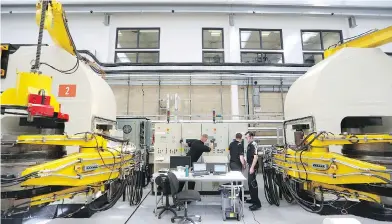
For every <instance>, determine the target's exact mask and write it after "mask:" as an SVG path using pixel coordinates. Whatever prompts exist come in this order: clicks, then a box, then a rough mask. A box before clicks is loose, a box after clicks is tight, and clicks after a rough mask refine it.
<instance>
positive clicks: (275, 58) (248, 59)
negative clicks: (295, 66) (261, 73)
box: [241, 52, 283, 64]
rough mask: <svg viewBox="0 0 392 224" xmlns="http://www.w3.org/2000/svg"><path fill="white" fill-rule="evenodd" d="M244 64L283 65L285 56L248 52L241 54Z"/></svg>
mask: <svg viewBox="0 0 392 224" xmlns="http://www.w3.org/2000/svg"><path fill="white" fill-rule="evenodd" d="M241 62H242V63H274V64H281V63H283V54H280V53H258V52H246V53H241Z"/></svg>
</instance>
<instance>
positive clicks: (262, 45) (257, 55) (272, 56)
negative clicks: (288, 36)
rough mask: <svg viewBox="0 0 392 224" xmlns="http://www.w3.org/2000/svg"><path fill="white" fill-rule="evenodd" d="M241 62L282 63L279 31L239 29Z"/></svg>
mask: <svg viewBox="0 0 392 224" xmlns="http://www.w3.org/2000/svg"><path fill="white" fill-rule="evenodd" d="M240 41H241V62H243V63H273V64H280V63H284V57H283V43H282V42H283V41H282V31H281V30H263V29H240Z"/></svg>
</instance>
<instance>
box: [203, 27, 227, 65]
mask: <svg viewBox="0 0 392 224" xmlns="http://www.w3.org/2000/svg"><path fill="white" fill-rule="evenodd" d="M202 32H203V37H202V41H203V62H204V63H224V61H225V60H224V58H225V57H224V38H223V29H222V28H203V29H202Z"/></svg>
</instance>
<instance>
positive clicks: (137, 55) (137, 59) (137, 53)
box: [113, 51, 160, 64]
mask: <svg viewBox="0 0 392 224" xmlns="http://www.w3.org/2000/svg"><path fill="white" fill-rule="evenodd" d="M117 53H136V62H116V56H117ZM139 53H158V62H153V63H146V62H143V63H145V64H154V63H159V61H160V52H159V51H115V52H114V59H113V61H114V63H116V64H120V63H132V64H139V63H141V62H139Z"/></svg>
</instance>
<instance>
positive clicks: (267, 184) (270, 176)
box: [261, 161, 280, 206]
mask: <svg viewBox="0 0 392 224" xmlns="http://www.w3.org/2000/svg"><path fill="white" fill-rule="evenodd" d="M261 167H262V173H263V180H264V195H265V198H266V199H267V202H268V203H269V204H270V205H276V206H279V205H280V200H279V189H278V185H277V183H276V177H275V176H276V173H275V169H274V168H273V167H268V166H265V163H264V161H263V162H262V166H261Z"/></svg>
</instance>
